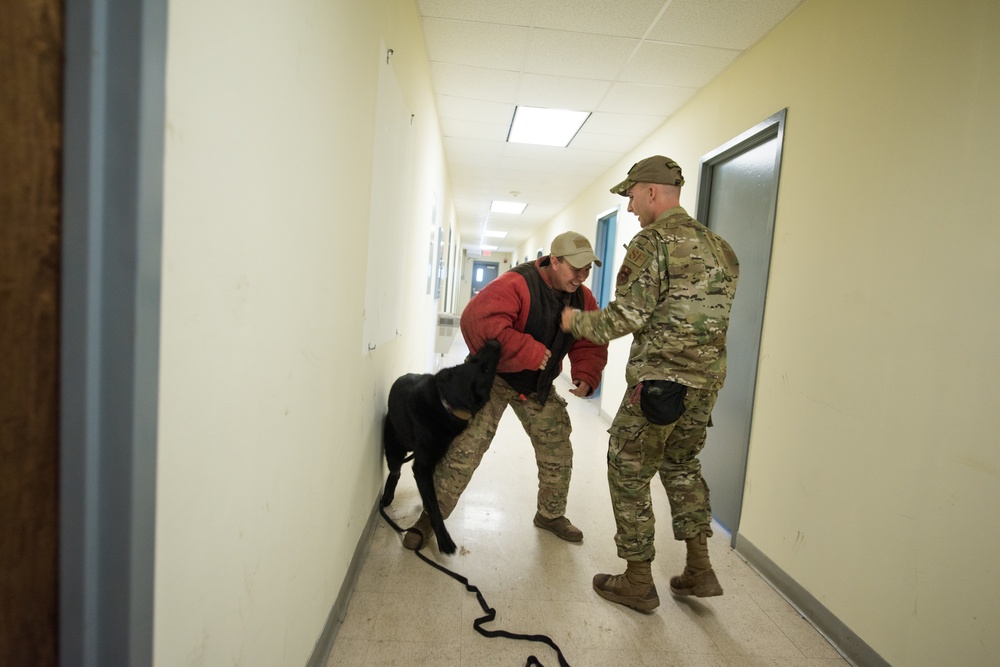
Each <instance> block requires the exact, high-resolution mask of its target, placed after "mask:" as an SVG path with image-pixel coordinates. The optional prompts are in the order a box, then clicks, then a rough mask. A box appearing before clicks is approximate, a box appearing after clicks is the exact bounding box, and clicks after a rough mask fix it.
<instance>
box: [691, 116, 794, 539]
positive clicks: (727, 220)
mask: <svg viewBox="0 0 1000 667" xmlns="http://www.w3.org/2000/svg"><path fill="white" fill-rule="evenodd" d="M784 122H785V111H784V110H783V111H781V112H780V113H778V114H775V115H774V116H772V117H771V118H768V119H767V120H766V121H764V122H763V123H761V124H759V125H757V126H756V127H754V128H752V129H750V130H748V131H747V132H745V133H744V134H742V135H740V136H739V137H737V138H736V139H734V140H733V141H731V142H729V143H728V144H726V145H724V146H722V147H720V148H719V149H717V150H716V151H714V152H712V153H710V154H709V155H706V156H705V157H704V158H702V162H701V181H700V189H699V193H698V195H699V196H698V219H699V220H700V221H701V222H702V223H704V224H705V225H707V226H708V227H709V228H711V229H712V230H714V231H716V232H718V233H719V234H720V235H722V237H723V238H724V239H726V241H728V242H729V244H730V245H731V246H732V247H733V250H734V251H735V252H736V256H737V257H738V258H739V261H740V280H739V285H738V286H737V289H736V299H735V301H734V302H733V309H732V313H731V316H730V324H729V333H728V338H727V349H728V355H729V359H728V373H727V376H726V384H725V386H724V387H723V388H722V390H721V391H720V392H719V399H718V402H717V403H716V405H715V410H714V411H713V413H712V422H713V427H712V428H710V429H709V430H708V441H707V443H706V445H705V449H704V451H703V452H702V453H701V456H700V457H699V458H700V459H701V463H702V473H703V475H704V477H705V481H706V482H707V483H708V486H709V489H710V490H711V493H712V514H713V516H714V517H715V519H716V520H717V521H718V522H719V523H721V524H722V525H723V526H725V528H726V529H727V530H729V532H730V534H731V535H732V539H733V541H734V543H735V540H736V533H737V531H738V530H739V524H740V513H741V510H742V506H743V486H744V482H745V479H746V467H747V453H748V450H749V446H750V428H751V418H752V416H753V399H754V391H755V387H756V382H757V360H758V354H759V352H760V336H761V328H762V326H763V322H764V306H765V296H766V293H767V279H768V274H769V270H770V263H771V239H772V237H773V233H774V215H775V207H776V203H777V195H778V176H779V172H780V165H781V143H782V140H783V137H784Z"/></svg>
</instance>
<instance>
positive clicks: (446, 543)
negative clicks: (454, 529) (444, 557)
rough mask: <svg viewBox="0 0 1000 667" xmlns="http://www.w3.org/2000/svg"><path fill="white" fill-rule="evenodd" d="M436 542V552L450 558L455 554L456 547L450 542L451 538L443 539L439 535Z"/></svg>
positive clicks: (444, 537)
mask: <svg viewBox="0 0 1000 667" xmlns="http://www.w3.org/2000/svg"><path fill="white" fill-rule="evenodd" d="M437 542H438V551H440V552H441V553H443V554H448V555H449V556H450V555H452V554H453V553H455V550H456V549H457V547H456V546H455V542H454V541H452V539H451V537H449V536H448V535H445V536H443V537H442V536H440V535H439V536H438V538H437Z"/></svg>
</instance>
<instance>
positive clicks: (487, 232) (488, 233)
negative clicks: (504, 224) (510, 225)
mask: <svg viewBox="0 0 1000 667" xmlns="http://www.w3.org/2000/svg"><path fill="white" fill-rule="evenodd" d="M483 237H484V238H491V239H505V238H507V232H495V231H492V230H489V229H487V230H484V231H483Z"/></svg>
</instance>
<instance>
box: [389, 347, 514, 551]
mask: <svg viewBox="0 0 1000 667" xmlns="http://www.w3.org/2000/svg"><path fill="white" fill-rule="evenodd" d="M499 361H500V343H498V342H497V341H495V340H491V341H487V343H486V344H485V345H484V346H483V348H482V349H481V350H479V352H477V353H476V354H472V355H469V356H468V357H466V359H465V361H464V362H463V363H462V364H460V365H458V366H453V367H451V368H445V369H442V370H440V371H438V372H437V373H436V374H430V373H427V374H423V375H420V374H417V373H408V374H406V375H404V376H402V377H400V378H399V379H398V380H396V381H395V382H394V383H393V384H392V387H391V388H390V389H389V411H388V413H387V414H386V416H385V425H384V427H383V431H382V445H383V447H384V448H385V460H386V463H388V464H389V478H388V479H387V480H386V482H385V491H384V492H383V493H382V501H381V504H382V507H386V506H388V505H389V503H391V502H392V499H393V497H394V496H395V494H396V483H397V482H398V481H399V470H400V468H401V467H402V466H403V462H404V461H406V460H407V459H406V454H407V452H413V477H414V478H415V479H416V480H417V489H418V490H419V491H420V499H421V500H422V501H423V503H424V510H425V511H426V512H427V515H428V516H429V517H430V520H431V526H432V527H433V528H434V534H435V535H436V536H437V543H438V550H439V551H441V553H445V554H453V553H455V543H454V542H453V541H452V539H451V536H450V535H449V534H448V531H447V530H446V529H445V527H444V518H443V517H442V516H441V508H440V506H439V505H438V500H437V494H436V493H435V492H434V466H436V465H437V462H438V461H440V460H441V457H443V456H444V454H445V452H447V451H448V447H450V446H451V441H452V440H454V438H455V436H457V435H458V434H459V433H461V432H462V431H464V430H465V427H466V426H468V424H469V420H470V419H472V417H473V415H475V414H476V413H477V412H479V410H480V409H481V408H482V407H483V406H484V405H485V404H486V402H487V401H488V400H489V398H490V388H491V387H492V386H493V378H494V376H495V375H496V370H497V362H499ZM424 537H425V538H427V537H430V536H429V535H425V536H424Z"/></svg>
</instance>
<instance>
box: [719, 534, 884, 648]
mask: <svg viewBox="0 0 1000 667" xmlns="http://www.w3.org/2000/svg"><path fill="white" fill-rule="evenodd" d="M733 550H734V551H736V553H737V554H738V555H739V556H740V557H741V558H743V560H745V561H746V562H747V564H749V565H750V567H752V568H753V569H754V570H755V571H756V572H757V573H758V574H759V575H760V576H762V577H763V578H764V580H765V581H767V583H769V584H770V585H771V587H772V588H774V589H775V590H776V591H777V592H778V593H779V594H780V595H781V596H782V597H784V598H785V599H786V600H788V602H789V604H791V605H792V606H793V607H795V609H796V610H798V612H799V613H800V614H802V616H803V617H804V618H805V619H806V620H807V621H809V622H810V623H812V625H813V627H815V628H816V630H818V631H819V633H820V634H822V635H823V636H824V637H826V638H827V639H828V640H829V641H830V643H831V644H833V645H834V646H835V647H836V648H837V650H838V651H840V653H841V654H842V655H843V656H844V657H845V658H846V659H847V660H848V661H849V662H850V663H851V664H853V665H856V666H858V667H891V666H890V665H889V663H888V662H886V661H885V660H884V659H883V658H882V656H880V655H879V654H878V653H876V652H875V650H874V649H873V648H872V647H871V646H869V645H868V644H866V643H865V642H864V640H863V639H861V637H858V636H857V635H856V634H855V633H854V632H853V631H852V630H851V629H850V628H849V627H847V626H846V625H844V623H843V622H842V621H841V620H840V619H839V618H837V617H836V616H835V615H834V614H833V613H832V612H831V611H830V610H829V609H827V608H826V607H824V606H823V604H822V603H821V602H820V601H819V600H817V599H816V598H814V597H813V596H812V594H810V593H809V591H807V590H806V589H804V588H802V586H800V585H799V584H798V583H796V581H795V580H794V579H792V578H791V577H789V576H788V575H787V574H786V573H785V572H784V570H782V569H781V568H779V567H778V566H777V565H775V564H774V562H773V561H772V560H771V559H770V558H768V557H767V556H765V555H764V554H763V552H761V550H760V549H758V548H757V547H755V546H754V545H753V544H751V543H750V541H749V540H747V539H746V538H745V537H743V536H742V535H739V534H737V536H736V540H735V544H734V546H733Z"/></svg>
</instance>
